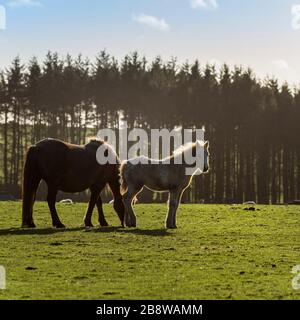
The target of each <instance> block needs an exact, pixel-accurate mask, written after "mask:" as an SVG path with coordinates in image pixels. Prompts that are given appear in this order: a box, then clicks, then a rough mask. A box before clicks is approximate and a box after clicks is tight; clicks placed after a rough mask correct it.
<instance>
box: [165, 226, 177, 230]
mask: <svg viewBox="0 0 300 320" xmlns="http://www.w3.org/2000/svg"><path fill="white" fill-rule="evenodd" d="M166 228H167V229H177V226H176V225H175V226H166Z"/></svg>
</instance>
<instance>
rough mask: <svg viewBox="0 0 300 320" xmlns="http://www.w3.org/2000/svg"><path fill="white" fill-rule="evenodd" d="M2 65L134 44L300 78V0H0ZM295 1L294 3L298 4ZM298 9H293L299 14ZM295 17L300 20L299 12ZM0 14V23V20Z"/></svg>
mask: <svg viewBox="0 0 300 320" xmlns="http://www.w3.org/2000/svg"><path fill="white" fill-rule="evenodd" d="M0 5H2V7H1V6H0V29H1V26H2V27H3V11H4V10H1V8H2V9H3V7H4V8H5V11H6V29H2V30H0V68H1V69H2V68H5V67H6V66H8V64H9V63H10V61H11V60H12V59H13V58H14V57H15V56H16V55H18V54H19V55H20V56H21V58H22V59H23V60H24V61H27V59H29V58H30V57H31V56H34V55H35V56H37V57H39V58H43V57H44V56H45V54H46V53H47V51H48V50H51V51H57V52H59V53H61V54H66V53H71V54H72V55H77V54H79V53H82V54H83V55H85V56H88V57H90V58H91V59H92V58H94V57H95V55H96V53H97V52H98V51H100V50H102V49H104V48H106V49H107V50H108V52H110V53H112V54H113V55H115V56H116V57H117V58H120V57H123V56H124V55H125V54H126V53H129V52H131V51H134V50H138V51H139V52H140V53H141V54H145V55H146V56H147V57H149V58H153V57H154V56H156V55H161V56H162V57H163V58H164V59H168V58H170V57H171V56H176V57H178V60H179V61H180V62H181V61H185V60H189V61H193V60H194V59H196V58H197V59H199V61H200V63H201V64H205V63H207V62H215V63H216V64H220V63H222V62H227V63H228V64H230V65H234V64H237V65H240V64H241V65H244V66H250V67H252V68H253V69H254V70H255V72H256V74H257V75H258V76H260V77H263V76H265V75H267V74H269V75H275V76H276V77H278V78H279V79H280V80H281V81H283V80H287V81H289V82H290V83H296V84H299V83H300V62H299V57H300V0H293V1H290V0H109V1H108V0H0ZM297 5H299V7H297ZM297 12H299V13H297ZM298 16H299V18H298ZM1 19H2V25H1Z"/></svg>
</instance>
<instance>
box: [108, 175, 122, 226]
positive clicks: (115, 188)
mask: <svg viewBox="0 0 300 320" xmlns="http://www.w3.org/2000/svg"><path fill="white" fill-rule="evenodd" d="M108 184H109V187H110V189H111V191H112V193H113V195H114V210H115V211H116V212H117V214H118V216H119V219H120V221H121V225H122V227H124V216H125V208H124V203H123V198H122V195H121V193H120V183H119V179H118V180H115V181H111V182H109V183H108Z"/></svg>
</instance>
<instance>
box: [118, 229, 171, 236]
mask: <svg viewBox="0 0 300 320" xmlns="http://www.w3.org/2000/svg"><path fill="white" fill-rule="evenodd" d="M118 231H119V232H123V233H132V234H137V235H142V236H153V237H165V236H170V235H171V233H169V231H168V230H167V229H150V230H149V229H120V230H118Z"/></svg>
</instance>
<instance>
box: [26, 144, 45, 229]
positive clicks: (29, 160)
mask: <svg viewBox="0 0 300 320" xmlns="http://www.w3.org/2000/svg"><path fill="white" fill-rule="evenodd" d="M36 153H37V152H36V147H35V146H31V147H30V148H29V149H28V151H27V154H26V159H25V164H24V171H23V188H22V200H23V203H22V227H23V228H28V227H34V223H33V219H32V206H33V201H34V197H35V193H36V189H37V187H38V184H39V182H40V180H41V179H40V177H39V174H38V165H37V154H36Z"/></svg>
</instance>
